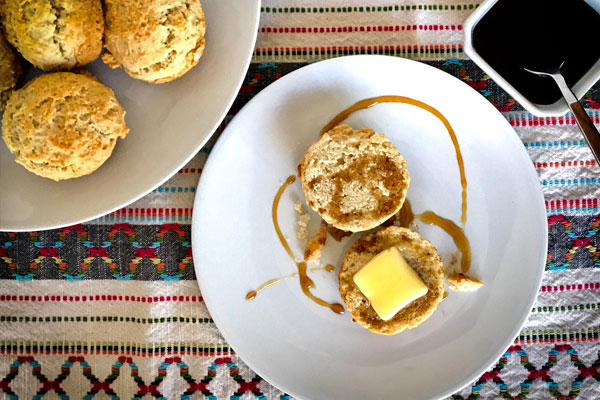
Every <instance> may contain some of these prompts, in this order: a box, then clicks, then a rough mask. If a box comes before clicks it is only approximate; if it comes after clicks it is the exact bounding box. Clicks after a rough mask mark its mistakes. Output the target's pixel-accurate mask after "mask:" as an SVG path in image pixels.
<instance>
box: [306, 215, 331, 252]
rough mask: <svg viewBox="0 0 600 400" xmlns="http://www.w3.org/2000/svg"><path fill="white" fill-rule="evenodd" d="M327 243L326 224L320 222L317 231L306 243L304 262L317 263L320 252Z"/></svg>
mask: <svg viewBox="0 0 600 400" xmlns="http://www.w3.org/2000/svg"><path fill="white" fill-rule="evenodd" d="M326 243H327V223H326V222H325V221H323V220H321V227H320V228H319V231H318V232H317V233H316V234H315V235H314V236H313V237H312V238H310V240H309V241H308V243H307V244H306V249H304V261H306V262H314V263H318V262H319V260H320V259H321V250H323V247H325V244H326Z"/></svg>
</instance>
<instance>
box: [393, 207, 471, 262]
mask: <svg viewBox="0 0 600 400" xmlns="http://www.w3.org/2000/svg"><path fill="white" fill-rule="evenodd" d="M415 218H418V219H420V220H421V221H422V222H424V223H426V224H433V225H436V226H438V227H440V228H441V229H442V230H443V231H444V232H446V233H447V234H448V235H449V236H450V237H451V238H452V240H453V241H454V245H455V246H456V248H457V249H458V251H460V254H461V258H460V270H461V272H463V273H465V272H467V271H468V270H469V267H470V266H471V245H470V244H469V240H468V239H467V236H466V235H465V231H464V229H463V228H461V227H460V226H458V225H456V224H455V223H454V222H453V221H452V220H449V219H447V218H444V217H440V216H439V215H437V214H436V213H434V212H433V211H425V212H424V213H423V214H417V215H415V214H413V212H412V207H411V205H410V202H409V201H408V199H406V200H405V201H404V205H403V206H402V208H401V209H400V211H399V212H398V215H397V216H396V220H397V221H398V225H399V226H403V227H405V228H406V227H408V226H409V225H410V224H412V222H413V221H414V219H415Z"/></svg>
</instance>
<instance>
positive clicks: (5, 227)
mask: <svg viewBox="0 0 600 400" xmlns="http://www.w3.org/2000/svg"><path fill="white" fill-rule="evenodd" d="M253 1H254V2H255V10H254V13H253V14H252V18H253V24H252V36H251V40H250V41H249V43H250V44H249V46H248V52H247V54H246V55H245V56H244V62H243V63H242V65H243V68H242V70H243V71H244V73H243V74H240V76H239V77H238V78H237V83H236V84H235V88H236V89H235V90H234V91H232V93H231V94H230V95H229V98H228V100H227V102H226V107H224V108H223V111H222V112H221V115H220V116H219V118H217V119H216V120H215V121H216V122H215V123H214V126H213V127H212V128H211V129H210V130H209V133H208V134H207V135H206V136H205V137H204V138H203V139H201V140H200V141H199V142H198V144H197V145H196V146H194V149H193V151H191V152H190V154H188V155H187V156H186V157H183V158H181V161H180V162H179V163H178V164H177V166H176V167H174V168H173V169H172V170H171V171H169V172H168V173H166V174H165V175H164V176H163V177H161V178H160V179H158V180H157V181H156V182H157V183H156V184H154V185H153V186H152V187H149V188H148V189H147V190H145V191H142V192H140V193H138V194H137V195H135V196H133V197H131V198H130V199H129V200H127V201H124V202H122V203H119V204H118V205H116V206H112V207H109V208H106V209H104V210H102V211H99V212H98V211H94V212H91V213H89V214H90V215H89V216H86V217H73V218H71V219H68V220H63V221H62V222H60V223H58V222H53V223H46V224H44V223H37V222H36V221H31V223H30V224H29V225H24V224H22V225H14V224H7V223H5V222H3V221H2V219H0V232H29V231H43V230H50V229H59V228H62V227H66V226H71V225H76V224H81V223H85V222H90V221H93V220H95V219H97V218H99V217H102V216H103V215H106V214H110V213H112V212H114V211H116V210H119V209H121V208H123V207H126V206H127V205H129V204H131V203H133V202H135V201H137V200H139V199H141V198H142V197H144V196H146V195H147V194H148V193H150V192H152V191H153V190H154V189H156V188H157V187H159V186H160V185H162V184H163V183H165V182H166V181H168V180H169V179H171V178H172V177H173V176H174V175H175V174H176V173H177V171H179V170H180V169H181V168H182V167H183V166H185V165H186V164H187V163H188V162H190V160H191V159H192V158H194V157H195V156H196V155H197V154H198V151H200V149H201V148H202V147H203V146H204V145H205V144H206V143H207V142H208V141H209V140H210V138H211V137H212V136H213V135H214V133H215V132H216V130H217V128H218V127H219V125H220V124H221V123H222V121H223V119H224V118H225V116H226V115H227V112H228V111H229V110H230V109H231V106H232V105H233V102H234V101H235V99H236V98H237V95H238V93H239V91H240V88H241V87H242V83H243V82H244V79H245V78H246V75H247V73H248V69H249V67H250V63H251V61H252V57H253V54H254V48H255V47H256V39H257V37H258V27H259V24H260V7H261V3H262V0H253ZM240 58H241V57H240ZM194 202H195V199H194ZM82 214H85V213H82Z"/></svg>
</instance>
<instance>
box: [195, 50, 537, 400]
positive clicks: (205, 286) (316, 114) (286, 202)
mask: <svg viewBox="0 0 600 400" xmlns="http://www.w3.org/2000/svg"><path fill="white" fill-rule="evenodd" d="M380 95H401V96H408V97H412V98H414V99H418V100H421V101H423V102H425V103H428V104H430V105H432V106H433V107H435V108H437V109H438V110H439V111H441V112H442V113H443V114H444V115H445V116H446V118H447V119H448V120H449V121H450V123H451V124H452V126H453V127H454V130H455V131H456V133H457V137H458V141H459V143H460V147H461V150H462V154H463V157H464V164H465V168H466V177H467V180H468V222H467V226H466V234H467V236H468V238H469V240H470V242H471V248H472V253H473V261H472V267H471V271H472V273H473V275H474V276H476V277H478V278H480V279H482V280H483V282H484V283H485V284H484V286H483V287H482V288H481V289H480V290H479V291H477V292H475V293H455V292H450V293H449V296H448V298H447V299H446V300H445V301H443V302H442V303H441V304H440V306H439V307H438V309H437V310H436V311H435V313H434V314H433V315H432V316H431V318H429V319H428V320H427V321H425V322H424V323H423V324H421V325H420V326H419V327H417V328H416V329H413V330H410V331H406V332H403V333H400V334H398V335H395V336H379V335H376V334H373V333H370V332H369V331H367V330H365V329H363V328H361V327H360V326H359V325H358V324H356V323H353V322H352V319H351V317H350V315H348V314H347V313H346V315H337V314H334V313H333V312H331V311H330V310H329V309H327V308H325V307H321V306H319V305H317V304H315V303H314V302H312V301H311V300H309V299H308V298H307V297H306V296H304V295H303V294H302V291H301V289H300V287H299V284H298V281H297V279H288V280H285V281H283V282H280V283H278V284H276V285H273V286H271V287H268V288H267V289H265V290H264V291H263V292H261V293H259V295H258V296H257V297H256V298H255V299H254V300H252V301H246V300H245V299H244V296H245V294H246V293H247V292H248V291H250V290H252V289H254V288H256V287H257V286H259V285H260V284H261V283H263V282H265V281H267V280H269V279H272V278H276V277H280V276H284V275H287V274H289V273H291V272H293V271H294V270H295V265H294V264H293V263H292V262H291V260H290V259H289V258H288V256H287V254H286V252H285V251H284V249H283V248H282V246H281V244H280V243H279V240H278V238H277V236H276V234H275V230H274V228H273V224H272V222H271V205H272V202H273V197H274V195H275V193H276V191H277V190H278V188H279V187H280V185H281V184H282V182H283V181H284V180H285V179H286V177H287V176H288V175H291V174H294V173H295V172H296V167H297V165H298V163H299V161H300V160H301V159H302V156H303V154H304V151H305V150H306V149H307V148H308V147H309V145H310V144H311V143H313V142H314V141H316V140H317V139H318V136H319V130H320V129H321V128H322V127H323V126H325V124H326V123H327V122H329V120H330V119H332V118H333V117H334V116H335V115H336V114H337V113H338V112H340V111H342V110H344V109H345V108H347V107H348V106H350V105H352V104H353V103H355V102H356V101H358V100H361V99H365V98H369V97H374V96H380ZM346 123H348V124H349V125H350V126H352V127H353V128H355V129H358V128H363V127H370V128H373V129H375V130H376V131H378V132H384V133H386V134H387V136H388V137H389V138H390V140H391V141H392V142H393V143H394V144H395V145H396V146H397V147H398V149H399V150H400V152H401V153H402V154H403V155H404V157H405V158H406V162H407V164H408V168H409V171H410V174H411V185H410V188H409V190H408V199H409V200H410V202H411V203H412V206H413V209H414V210H415V212H417V213H418V212H422V211H425V210H432V211H435V212H436V213H438V214H439V215H442V216H444V217H447V218H451V219H453V220H454V221H457V222H458V221H459V218H460V183H459V172H458V167H457V164H456V156H455V153H454V149H453V147H452V144H451V142H450V139H449V137H448V134H447V132H446V130H445V129H444V127H443V125H442V123H441V122H440V121H439V120H438V119H437V118H435V117H434V116H432V115H431V114H429V113H427V112H426V111H423V110H421V109H419V108H416V107H414V106H410V105H405V104H380V105H377V106H375V107H373V108H371V109H368V110H363V111H360V112H357V113H355V114H354V115H352V116H351V117H350V118H349V119H348V120H347V121H346ZM297 199H300V200H304V196H303V194H302V191H301V189H300V185H299V183H298V182H296V183H294V184H293V185H292V186H291V187H290V188H289V190H288V191H286V192H285V193H284V196H283V197H282V200H281V203H280V206H279V219H280V225H281V228H282V230H283V233H284V234H285V235H286V237H287V238H288V240H289V242H290V244H291V247H292V250H293V251H294V253H295V254H297V255H299V256H300V255H301V254H302V251H303V249H304V247H303V244H302V243H300V242H299V241H298V239H297V238H296V220H297V214H296V211H295V210H294V201H295V200H297ZM313 216H314V218H313V222H315V223H318V218H316V215H315V214H313ZM418 230H419V232H420V233H421V234H422V235H423V236H425V237H426V238H428V239H429V240H431V241H432V242H433V243H434V244H435V245H436V247H437V248H438V250H439V252H440V254H441V256H442V259H443V260H444V263H445V265H447V263H448V262H449V260H450V258H451V257H452V254H453V253H454V252H455V248H454V246H453V245H452V242H451V240H450V239H449V238H448V237H447V236H446V235H445V234H444V233H443V232H442V231H441V230H439V229H438V228H435V227H431V226H423V225H422V224H421V226H419V228H418ZM356 238H357V236H356V235H353V236H351V237H349V238H345V239H344V240H343V241H342V242H341V243H337V242H335V241H334V240H332V239H331V237H329V238H328V243H327V246H326V247H325V249H324V252H323V256H322V258H321V261H322V264H323V265H325V264H326V263H332V264H334V265H335V266H336V267H337V268H336V271H335V272H334V273H327V272H325V271H321V272H314V273H312V274H311V276H312V278H313V280H314V281H315V284H316V290H314V293H315V294H316V295H318V296H320V297H321V298H323V299H325V300H327V301H330V302H341V299H340V295H339V293H338V279H337V271H338V269H339V266H340V265H341V261H342V259H343V254H344V252H345V250H346V249H347V248H348V247H349V246H350V245H351V243H352V242H353V241H354V240H356ZM192 240H193V249H194V260H195V262H194V265H195V266H196V274H197V276H198V281H199V284H200V289H201V291H202V295H203V297H204V300H205V302H206V305H207V307H208V309H209V311H210V313H211V315H212V317H213V318H214V321H215V323H216V324H217V326H218V328H219V329H220V331H221V332H222V333H223V335H224V337H225V338H226V339H227V341H228V342H229V344H230V345H231V346H232V348H233V349H234V350H235V351H236V352H237V353H238V355H239V356H240V357H241V358H242V359H243V360H244V361H245V362H246V363H248V365H249V366H250V367H251V368H253V369H254V370H255V371H256V372H257V373H258V374H260V375H261V376H262V377H264V378H265V379H267V380H268V381H270V382H271V383H273V384H274V385H275V386H277V387H279V388H280V389H281V390H284V391H286V392H288V393H290V394H292V395H295V396H297V397H298V398H301V399H329V400H332V399H383V398H396V399H432V398H439V397H442V396H446V395H449V394H451V393H452V392H454V391H456V390H458V389H460V388H461V387H462V386H464V385H466V384H467V383H469V382H470V381H471V380H473V379H475V378H477V377H478V375H480V374H481V373H482V372H483V371H484V370H485V369H486V368H488V367H489V366H490V365H492V364H493V363H494V362H496V360H497V359H498V357H499V356H500V355H501V354H502V352H503V351H505V349H506V348H507V347H508V346H509V345H510V344H511V342H512V341H513V340H514V338H515V337H516V336H517V334H518V332H519V329H520V327H521V326H522V324H523V322H524V320H525V318H526V316H527V314H528V313H529V311H530V309H531V307H532V304H533V302H534V299H535V297H536V293H537V291H538V288H539V284H540V280H541V276H542V272H543V268H544V260H545V256H546V245H547V227H546V216H545V212H544V204H543V197H542V193H541V190H540V186H539V182H538V179H537V177H536V174H535V171H534V168H533V166H532V163H531V160H530V159H529V157H528V156H527V153H526V151H525V150H524V148H523V144H522V143H521V141H520V140H519V139H518V137H517V135H516V134H515V132H514V131H513V130H512V128H511V127H510V126H509V124H508V123H507V122H506V120H505V119H504V118H503V117H502V115H501V114H500V113H498V112H497V111H496V110H495V109H494V107H493V106H492V105H491V104H490V103H489V102H488V101H487V100H486V99H484V98H483V97H482V96H480V95H479V94H478V93H477V92H475V91H474V90H472V89H470V88H469V87H468V86H467V85H465V84H464V83H462V82H460V81H459V80H457V79H454V78H453V77H451V76H450V75H448V74H446V73H445V72H442V71H439V70H437V69H435V68H432V67H429V66H427V65H424V64H421V63H418V62H414V61H409V60H405V59H401V58H392V57H382V56H356V57H343V58H338V59H334V60H330V61H323V62H319V63H316V64H313V65H310V66H307V67H304V68H302V69H300V70H298V71H295V72H293V73H291V74H289V75H287V76H284V77H283V78H282V79H280V80H278V81H277V82H275V83H273V84H272V85H270V86H269V87H268V88H266V89H264V90H263V91H262V92H261V93H260V94H258V95H257V96H256V97H255V98H254V99H253V100H252V101H250V102H249V103H248V104H247V105H246V106H245V107H244V109H243V110H242V111H240V112H239V113H238V115H237V116H236V117H235V119H234V120H233V121H232V122H231V123H230V124H229V126H228V127H227V129H226V131H225V132H224V133H223V135H222V137H221V138H220V139H219V140H218V142H217V145H216V147H215V148H214V150H213V151H212V153H211V155H210V158H209V160H208V163H207V164H206V166H205V169H204V172H203V173H202V177H201V180H200V184H199V188H198V192H197V195H196V202H195V206H194V220H193V226H192Z"/></svg>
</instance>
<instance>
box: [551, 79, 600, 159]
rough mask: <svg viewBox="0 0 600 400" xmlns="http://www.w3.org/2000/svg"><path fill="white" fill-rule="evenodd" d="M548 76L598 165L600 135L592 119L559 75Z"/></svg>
mask: <svg viewBox="0 0 600 400" xmlns="http://www.w3.org/2000/svg"><path fill="white" fill-rule="evenodd" d="M550 76H551V77H552V78H554V81H555V82H556V84H557V85H558V87H559V89H560V91H561V92H562V95H563V97H564V98H565V100H566V101H567V104H568V105H569V108H570V109H571V112H572V113H573V115H574V116H575V121H577V125H579V129H580V130H581V133H583V136H584V137H585V140H586V141H587V143H588V145H589V146H590V150H592V154H594V158H596V163H597V164H598V165H600V133H598V129H596V127H595V126H594V123H593V122H592V119H591V118H590V116H589V115H588V114H587V113H586V112H585V110H584V109H583V106H582V105H581V103H580V102H579V100H578V99H577V97H576V96H575V94H574V93H573V92H572V91H571V89H570V88H569V86H568V85H567V82H565V78H564V77H563V76H562V75H561V74H560V73H557V74H551V75H550Z"/></svg>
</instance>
